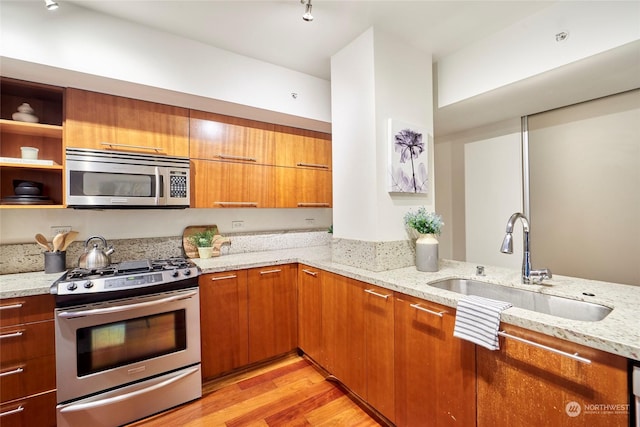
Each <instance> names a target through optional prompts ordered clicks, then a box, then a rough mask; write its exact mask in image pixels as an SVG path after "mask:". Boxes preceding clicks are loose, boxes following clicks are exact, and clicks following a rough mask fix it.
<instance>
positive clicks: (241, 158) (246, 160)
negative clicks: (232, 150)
mask: <svg viewBox="0 0 640 427" xmlns="http://www.w3.org/2000/svg"><path fill="white" fill-rule="evenodd" d="M216 157H218V158H220V159H223V160H244V161H245V162H257V161H258V159H255V158H253V157H244V156H231V155H229V154H218V155H217V156H216Z"/></svg>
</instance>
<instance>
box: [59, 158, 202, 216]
mask: <svg viewBox="0 0 640 427" xmlns="http://www.w3.org/2000/svg"><path fill="white" fill-rule="evenodd" d="M189 171H190V169H189V159H188V158H187V157H172V156H164V155H156V154H138V153H123V152H117V151H107V150H90V149H83V148H67V149H66V159H65V174H66V203H67V206H68V207H72V208H99V209H107V208H111V209H113V208H120V209H122V208H187V207H189V202H190V197H189V188H190V176H189Z"/></svg>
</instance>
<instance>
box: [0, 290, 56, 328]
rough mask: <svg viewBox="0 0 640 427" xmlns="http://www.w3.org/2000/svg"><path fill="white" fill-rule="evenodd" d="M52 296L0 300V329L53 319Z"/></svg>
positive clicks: (53, 302) (53, 303) (53, 304)
mask: <svg viewBox="0 0 640 427" xmlns="http://www.w3.org/2000/svg"><path fill="white" fill-rule="evenodd" d="M54 308H55V301H54V299H53V295H33V296H28V297H21V298H7V299H2V300H0V327H5V326H13V325H19V324H22V323H31V322H40V321H42V320H52V319H53V309H54Z"/></svg>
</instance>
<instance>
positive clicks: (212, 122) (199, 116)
mask: <svg viewBox="0 0 640 427" xmlns="http://www.w3.org/2000/svg"><path fill="white" fill-rule="evenodd" d="M190 114H191V121H190V141H189V144H190V156H191V158H193V159H206V160H221V161H230V162H246V163H252V164H266V165H273V164H274V149H273V144H274V142H273V138H274V136H273V128H274V125H272V124H269V123H263V122H258V121H254V120H247V119H241V118H238V117H230V116H223V115H221V114H214V113H206V112H202V111H195V110H191V112H190Z"/></svg>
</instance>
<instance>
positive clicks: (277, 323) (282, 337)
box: [248, 264, 298, 363]
mask: <svg viewBox="0 0 640 427" xmlns="http://www.w3.org/2000/svg"><path fill="white" fill-rule="evenodd" d="M296 275H297V266H296V265H295V264H287V265H278V266H271V267H264V268H254V269H250V270H248V292H249V300H248V301H249V308H248V314H249V363H253V362H258V361H261V360H265V359H268V358H270V357H274V356H278V355H280V354H285V353H287V352H290V351H292V350H295V349H296V347H297V341H298V337H297V335H298V316H297V309H296V299H297V297H296V279H297V278H296Z"/></svg>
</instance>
